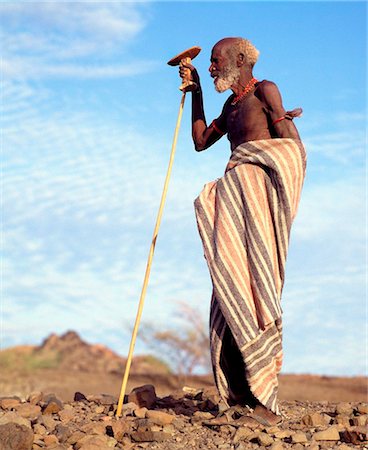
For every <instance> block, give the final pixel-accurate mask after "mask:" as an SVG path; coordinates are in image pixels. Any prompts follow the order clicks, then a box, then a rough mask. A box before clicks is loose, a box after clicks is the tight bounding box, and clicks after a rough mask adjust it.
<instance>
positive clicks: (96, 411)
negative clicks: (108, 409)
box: [94, 405, 105, 414]
mask: <svg viewBox="0 0 368 450" xmlns="http://www.w3.org/2000/svg"><path fill="white" fill-rule="evenodd" d="M104 411H105V407H104V406H102V405H98V406H96V408H95V410H94V412H95V413H96V414H102V413H103V412H104Z"/></svg>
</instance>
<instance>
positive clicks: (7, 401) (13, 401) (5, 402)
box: [0, 397, 20, 409]
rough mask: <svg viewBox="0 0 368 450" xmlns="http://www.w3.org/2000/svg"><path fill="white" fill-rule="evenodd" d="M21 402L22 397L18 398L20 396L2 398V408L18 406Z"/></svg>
mask: <svg viewBox="0 0 368 450" xmlns="http://www.w3.org/2000/svg"><path fill="white" fill-rule="evenodd" d="M19 404H20V398H18V397H3V398H0V408H2V409H12V408H16V407H17V406H18V405H19Z"/></svg>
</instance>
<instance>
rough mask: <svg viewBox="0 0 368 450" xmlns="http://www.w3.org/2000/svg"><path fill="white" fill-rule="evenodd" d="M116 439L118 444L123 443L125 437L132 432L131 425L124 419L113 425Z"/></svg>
mask: <svg viewBox="0 0 368 450" xmlns="http://www.w3.org/2000/svg"><path fill="white" fill-rule="evenodd" d="M111 428H112V431H113V434H114V438H115V439H116V440H117V441H118V442H123V439H124V437H125V436H126V435H127V434H128V433H129V432H130V431H131V425H130V423H128V422H127V421H126V420H124V419H119V420H116V421H115V422H112V423H111Z"/></svg>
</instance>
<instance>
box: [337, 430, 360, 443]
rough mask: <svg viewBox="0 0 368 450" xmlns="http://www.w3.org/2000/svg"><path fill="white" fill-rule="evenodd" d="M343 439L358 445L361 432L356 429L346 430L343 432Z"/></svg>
mask: <svg viewBox="0 0 368 450" xmlns="http://www.w3.org/2000/svg"><path fill="white" fill-rule="evenodd" d="M341 441H342V442H347V443H350V444H354V445H357V444H359V442H360V438H359V434H358V433H357V432H356V431H350V430H345V431H343V432H342V433H341Z"/></svg>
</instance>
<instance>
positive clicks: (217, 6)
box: [0, 1, 367, 375]
mask: <svg viewBox="0 0 368 450" xmlns="http://www.w3.org/2000/svg"><path fill="white" fill-rule="evenodd" d="M0 15H1V36H0V38H1V42H2V48H1V53H2V67H1V72H2V91H1V108H2V116H1V121H2V125H1V130H2V134H1V149H2V160H3V169H2V176H1V192H2V248H3V257H2V293H1V319H2V322H1V340H2V346H3V347H7V346H10V345H15V344H38V343H40V341H41V340H42V339H43V338H44V337H45V336H46V335H48V334H49V333H51V332H57V333H62V332H65V331H66V330H68V329H74V330H76V331H77V332H79V333H80V335H81V336H82V337H83V338H84V339H86V340H88V341H91V342H100V343H103V344H105V345H108V346H110V347H111V348H113V349H114V350H116V351H117V352H119V353H120V354H126V353H127V351H128V345H129V340H130V333H129V328H130V327H132V326H133V323H134V319H135V315H136V310H137V305H138V299H139V295H140V291H141V286H142V282H143V276H144V270H145V265H146V261H147V255H148V250H149V246H150V242H151V237H152V232H153V227H154V223H155V220H156V214H157V209H158V206H159V201H160V197H161V192H162V187H163V182H164V177H165V174H166V169H167V164H168V159H169V153H170V147H171V141H172V137H173V132H174V128H175V122H176V116H177V111H178V108H179V102H180V96H181V94H180V91H179V90H178V86H179V85H180V79H179V77H178V73H177V69H176V68H172V67H170V66H168V65H167V64H166V62H167V61H168V60H169V59H170V58H171V57H172V56H174V55H176V54H177V53H179V52H180V51H182V50H183V49H186V48H188V47H191V46H193V45H199V46H201V47H202V52H201V53H200V54H199V55H198V57H197V58H196V60H195V61H194V63H195V65H196V66H197V68H198V70H199V73H200V75H201V80H202V86H203V90H204V96H205V109H206V114H207V120H208V121H210V120H212V119H213V118H215V117H217V116H218V114H219V112H220V111H221V108H222V105H223V103H224V101H225V100H226V98H227V93H225V94H222V95H220V94H217V93H216V92H215V91H214V88H213V82H212V79H211V78H210V77H209V74H208V66H209V57H210V52H211V48H212V46H213V45H214V43H216V42H217V41H218V40H219V39H221V38H223V37H226V36H243V37H246V38H248V39H250V40H251V41H252V42H253V43H254V44H255V45H256V47H257V48H258V49H259V50H260V58H259V61H258V63H257V65H256V66H255V70H254V74H255V76H256V77H257V78H258V79H260V80H262V79H269V80H272V81H274V82H276V83H277V85H278V86H279V88H280V91H281V93H282V96H283V100H284V105H285V107H286V108H287V109H292V108H295V107H298V106H301V107H302V108H303V110H304V113H303V117H302V118H300V119H296V125H297V127H298V129H299V132H300V134H301V136H302V139H303V141H304V143H305V145H306V148H307V151H308V168H307V178H306V181H305V186H304V191H303V195H302V200H301V204H300V208H299V214H298V217H297V219H296V221H295V224H294V228H293V230H292V237H291V244H290V252H289V258H288V263H287V279H286V285H285V290H284V295H283V309H284V330H285V335H284V348H285V360H284V369H283V370H284V372H294V373H320V374H329V375H359V374H363V373H365V372H366V367H365V358H364V355H365V356H366V355H367V351H366V348H367V347H366V344H365V342H366V325H365V323H366V311H367V308H366V297H365V295H366V291H365V275H366V272H365V257H364V256H365V245H366V241H365V232H364V229H365V225H366V224H365V220H366V218H365V216H366V210H365V145H366V100H367V99H366V81H365V80H366V75H367V73H366V43H365V42H366V3H365V2H327V1H326V2H138V3H126V2H108V3H104V2H94V3H89V2H79V3H77V2H39V3H37V2H2V3H0ZM190 134H191V133H190V95H188V96H187V100H186V105H185V110H184V116H183V121H182V126H181V130H180V134H179V141H178V145H177V154H176V159H175V162H174V169H173V173H172V178H171V181H170V186H169V192H168V198H167V203H166V206H165V210H164V215H163V220H162V225H161V228H160V232H159V238H158V242H157V246H156V252H155V257H154V261H153V266H152V272H151V278H150V283H149V288H148V291H147V297H146V304H145V308H144V312H143V319H142V320H143V323H142V326H144V324H145V323H154V324H155V325H157V327H163V328H165V327H168V326H175V327H178V326H179V324H180V314H178V312H177V310H178V307H177V305H178V302H186V303H188V304H189V305H190V306H191V307H193V308H195V309H196V310H198V313H199V314H201V315H203V317H204V319H205V320H207V315H208V309H209V301H210V295H211V284H210V280H209V275H208V272H207V267H206V263H205V260H204V259H203V252H202V248H201V243H200V240H199V237H198V234H197V229H196V223H195V218H194V211H193V200H194V198H195V197H196V196H197V195H198V193H199V192H200V191H201V189H202V187H203V185H204V184H205V183H206V182H208V181H211V180H212V179H215V178H217V177H219V176H221V175H222V173H223V170H224V168H225V166H226V162H227V160H228V158H229V155H230V151H229V143H228V141H227V139H226V138H223V139H221V140H220V141H219V142H218V143H217V144H216V145H215V146H214V147H212V148H211V149H209V150H208V151H207V152H203V153H199V154H197V153H196V152H195V151H194V150H193V145H192V142H191V136H190ZM144 351H146V348H145V347H144V344H143V343H142V342H140V341H138V343H137V346H136V353H141V352H144Z"/></svg>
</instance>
